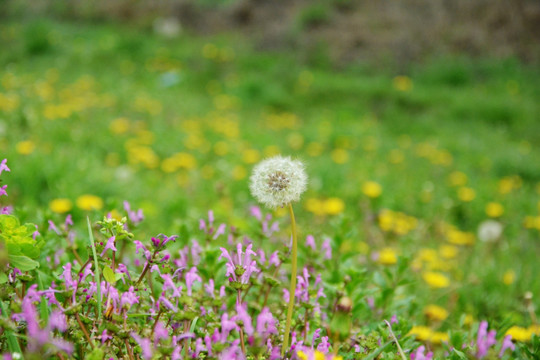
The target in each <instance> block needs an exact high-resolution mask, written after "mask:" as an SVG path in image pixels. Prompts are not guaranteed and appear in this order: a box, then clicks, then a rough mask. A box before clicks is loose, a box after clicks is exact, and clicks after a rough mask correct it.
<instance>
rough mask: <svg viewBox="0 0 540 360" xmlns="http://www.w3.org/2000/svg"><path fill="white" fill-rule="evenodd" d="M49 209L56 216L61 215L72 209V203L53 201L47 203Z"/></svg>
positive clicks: (67, 200)
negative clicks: (56, 214)
mask: <svg viewBox="0 0 540 360" xmlns="http://www.w3.org/2000/svg"><path fill="white" fill-rule="evenodd" d="M49 208H50V209H51V210H52V211H53V212H55V213H58V214H63V213H66V212H68V211H70V210H71V209H72V208H73V203H72V202H71V200H69V199H64V198H61V199H54V200H52V201H51V202H50V203H49Z"/></svg>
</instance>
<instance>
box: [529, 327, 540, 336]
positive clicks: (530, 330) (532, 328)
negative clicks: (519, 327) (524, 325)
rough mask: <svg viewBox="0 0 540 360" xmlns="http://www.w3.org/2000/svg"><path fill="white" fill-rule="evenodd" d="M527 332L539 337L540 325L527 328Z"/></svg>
mask: <svg viewBox="0 0 540 360" xmlns="http://www.w3.org/2000/svg"><path fill="white" fill-rule="evenodd" d="M528 330H529V332H530V333H531V335H532V334H536V335H540V325H531V326H529V329H528Z"/></svg>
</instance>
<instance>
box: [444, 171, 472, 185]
mask: <svg viewBox="0 0 540 360" xmlns="http://www.w3.org/2000/svg"><path fill="white" fill-rule="evenodd" d="M448 180H449V182H450V185H452V186H464V185H465V184H467V174H465V173H464V172H462V171H454V172H452V173H451V174H450V176H449V178H448Z"/></svg>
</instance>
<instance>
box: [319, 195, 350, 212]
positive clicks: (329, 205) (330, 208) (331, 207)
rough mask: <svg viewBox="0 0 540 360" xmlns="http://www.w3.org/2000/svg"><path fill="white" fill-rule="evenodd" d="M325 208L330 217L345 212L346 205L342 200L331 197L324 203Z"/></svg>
mask: <svg viewBox="0 0 540 360" xmlns="http://www.w3.org/2000/svg"><path fill="white" fill-rule="evenodd" d="M323 208H324V212H325V213H327V214H328V215H337V214H341V213H342V212H343V210H345V203H344V202H343V200H341V199H340V198H337V197H331V198H328V199H326V200H325V201H324V202H323Z"/></svg>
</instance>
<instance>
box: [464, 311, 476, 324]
mask: <svg viewBox="0 0 540 360" xmlns="http://www.w3.org/2000/svg"><path fill="white" fill-rule="evenodd" d="M473 322H474V318H473V316H472V315H471V314H466V315H465V318H464V319H463V324H464V325H472V323H473Z"/></svg>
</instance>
